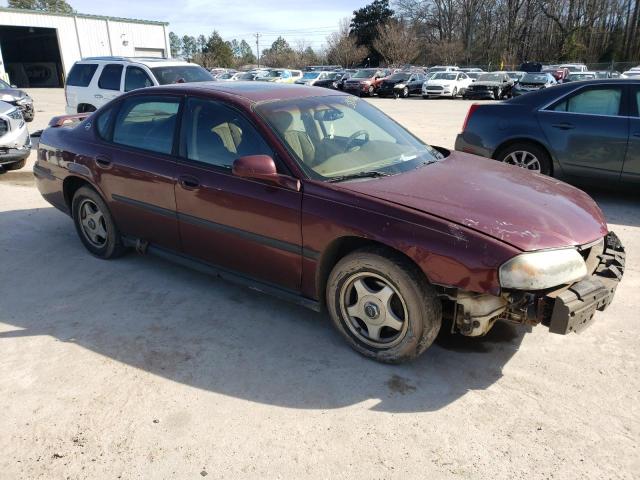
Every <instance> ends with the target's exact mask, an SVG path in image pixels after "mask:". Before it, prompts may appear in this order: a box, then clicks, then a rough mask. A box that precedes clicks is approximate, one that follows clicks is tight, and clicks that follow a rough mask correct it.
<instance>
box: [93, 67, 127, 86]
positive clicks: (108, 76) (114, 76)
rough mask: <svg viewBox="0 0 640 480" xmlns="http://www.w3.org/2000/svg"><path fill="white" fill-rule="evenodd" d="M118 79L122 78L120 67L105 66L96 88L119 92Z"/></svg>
mask: <svg viewBox="0 0 640 480" xmlns="http://www.w3.org/2000/svg"><path fill="white" fill-rule="evenodd" d="M120 77H122V65H117V64H111V65H105V66H104V68H103V69H102V73H101V74H100V80H99V81H98V87H100V88H104V89H105V90H120Z"/></svg>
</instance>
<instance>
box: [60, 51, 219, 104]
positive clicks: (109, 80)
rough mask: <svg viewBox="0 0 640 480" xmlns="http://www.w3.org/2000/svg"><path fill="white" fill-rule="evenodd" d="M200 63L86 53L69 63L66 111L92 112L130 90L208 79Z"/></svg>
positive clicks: (65, 91) (209, 78)
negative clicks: (83, 56)
mask: <svg viewBox="0 0 640 480" xmlns="http://www.w3.org/2000/svg"><path fill="white" fill-rule="evenodd" d="M211 80H213V76H212V75H211V73H210V72H208V71H207V70H205V69H204V68H202V67H201V66H200V65H195V64H193V63H187V62H183V61H178V60H167V59H162V58H128V57H90V58H85V59H83V60H80V61H78V62H76V63H74V64H73V67H71V71H70V72H69V75H68V77H67V83H66V85H65V88H64V94H65V98H66V102H67V106H66V112H67V113H68V114H74V113H85V112H93V111H94V110H96V109H97V108H99V107H101V106H102V105H104V104H106V103H108V102H109V101H111V100H113V99H114V98H116V97H118V96H120V95H122V94H123V93H125V92H130V91H131V90H137V89H139V88H145V87H151V86H154V85H169V84H171V83H190V82H208V81H211Z"/></svg>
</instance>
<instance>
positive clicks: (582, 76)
mask: <svg viewBox="0 0 640 480" xmlns="http://www.w3.org/2000/svg"><path fill="white" fill-rule="evenodd" d="M595 78H597V75H596V72H572V73H570V74H569V75H567V78H565V79H564V82H563V83H566V82H579V81H581V80H594V79H595Z"/></svg>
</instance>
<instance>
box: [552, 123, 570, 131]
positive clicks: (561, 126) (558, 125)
mask: <svg viewBox="0 0 640 480" xmlns="http://www.w3.org/2000/svg"><path fill="white" fill-rule="evenodd" d="M551 126H552V127H553V128H557V129H560V130H573V129H574V128H576V127H574V126H573V125H572V124H570V123H556V124H554V125H551Z"/></svg>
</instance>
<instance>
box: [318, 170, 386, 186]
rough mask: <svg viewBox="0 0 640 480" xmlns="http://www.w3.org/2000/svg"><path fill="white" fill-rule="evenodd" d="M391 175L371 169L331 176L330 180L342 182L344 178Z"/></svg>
mask: <svg viewBox="0 0 640 480" xmlns="http://www.w3.org/2000/svg"><path fill="white" fill-rule="evenodd" d="M389 175H391V174H390V173H386V172H380V171H378V170H370V171H366V172H358V173H350V174H349V175H340V176H338V177H331V178H330V179H329V180H328V181H329V182H331V183H333V182H342V181H344V180H352V179H354V178H378V177H388V176H389Z"/></svg>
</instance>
